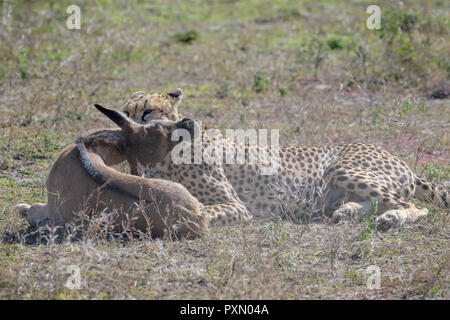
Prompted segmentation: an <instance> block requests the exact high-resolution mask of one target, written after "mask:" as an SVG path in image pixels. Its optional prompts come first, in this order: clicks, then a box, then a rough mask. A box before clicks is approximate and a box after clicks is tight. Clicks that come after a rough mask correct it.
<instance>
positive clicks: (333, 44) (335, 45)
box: [327, 36, 345, 50]
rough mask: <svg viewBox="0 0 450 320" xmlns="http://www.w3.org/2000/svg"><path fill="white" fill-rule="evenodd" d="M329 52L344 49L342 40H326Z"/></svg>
mask: <svg viewBox="0 0 450 320" xmlns="http://www.w3.org/2000/svg"><path fill="white" fill-rule="evenodd" d="M327 45H328V48H330V50H340V49H344V48H345V43H344V40H343V39H342V38H341V37H336V36H333V37H331V38H329V39H328V40H327Z"/></svg>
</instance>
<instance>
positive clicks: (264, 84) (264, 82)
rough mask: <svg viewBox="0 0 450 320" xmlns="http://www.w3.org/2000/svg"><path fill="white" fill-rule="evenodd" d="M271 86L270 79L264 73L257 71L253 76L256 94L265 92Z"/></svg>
mask: <svg viewBox="0 0 450 320" xmlns="http://www.w3.org/2000/svg"><path fill="white" fill-rule="evenodd" d="M268 86H269V79H268V78H267V76H266V75H265V73H264V72H262V71H256V72H255V74H254V75H253V90H254V91H255V92H263V91H265V90H267V88H268Z"/></svg>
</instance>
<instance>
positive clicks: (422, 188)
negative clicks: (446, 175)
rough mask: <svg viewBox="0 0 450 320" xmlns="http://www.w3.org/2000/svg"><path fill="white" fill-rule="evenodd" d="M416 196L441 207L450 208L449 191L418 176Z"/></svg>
mask: <svg viewBox="0 0 450 320" xmlns="http://www.w3.org/2000/svg"><path fill="white" fill-rule="evenodd" d="M414 198H416V199H419V200H420V201H423V202H427V203H430V204H433V205H436V206H437V207H440V208H449V201H448V191H447V190H445V189H444V188H443V187H441V186H438V185H437V184H435V183H433V182H431V181H428V180H427V179H425V178H419V177H417V176H416V192H415V194H414Z"/></svg>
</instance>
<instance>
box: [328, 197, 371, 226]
mask: <svg viewBox="0 0 450 320" xmlns="http://www.w3.org/2000/svg"><path fill="white" fill-rule="evenodd" d="M369 212H370V201H361V202H352V201H351V202H346V203H344V204H343V205H342V206H341V207H339V208H338V209H337V210H336V211H334V212H333V215H332V216H331V221H333V222H334V223H339V222H341V221H344V220H350V219H352V218H355V217H357V218H358V219H362V218H363V217H365V216H367V215H369Z"/></svg>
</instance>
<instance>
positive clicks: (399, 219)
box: [376, 204, 428, 231]
mask: <svg viewBox="0 0 450 320" xmlns="http://www.w3.org/2000/svg"><path fill="white" fill-rule="evenodd" d="M426 215H428V210H427V209H426V208H417V207H416V206H414V205H413V204H410V207H409V208H407V209H393V210H388V211H386V212H384V213H383V214H381V215H380V216H379V217H378V218H377V219H376V224H377V230H380V231H387V230H389V229H391V228H393V227H400V226H402V225H403V224H404V223H405V222H406V221H411V222H414V221H416V220H417V219H419V218H420V217H424V216H426Z"/></svg>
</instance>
